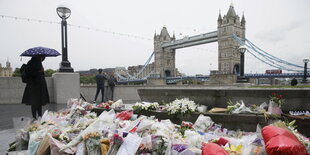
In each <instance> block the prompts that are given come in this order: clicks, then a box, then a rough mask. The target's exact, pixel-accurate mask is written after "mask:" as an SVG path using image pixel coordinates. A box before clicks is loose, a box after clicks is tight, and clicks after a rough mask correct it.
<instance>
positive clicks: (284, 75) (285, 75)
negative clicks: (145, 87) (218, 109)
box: [118, 73, 310, 84]
mask: <svg viewBox="0 0 310 155" xmlns="http://www.w3.org/2000/svg"><path fill="white" fill-rule="evenodd" d="M244 76H245V77H246V78H293V77H295V78H302V77H303V76H304V74H303V73H282V74H245V75H244ZM309 76H310V73H308V75H307V77H309ZM209 77H210V76H208V75H207V76H183V77H167V78H166V81H167V83H168V84H174V83H176V82H178V81H182V80H199V81H208V80H209ZM146 81H147V80H146V79H132V80H127V81H126V80H124V81H119V82H118V83H119V84H126V83H146Z"/></svg>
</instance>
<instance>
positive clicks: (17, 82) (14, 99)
mask: <svg viewBox="0 0 310 155" xmlns="http://www.w3.org/2000/svg"><path fill="white" fill-rule="evenodd" d="M45 79H46V83H47V89H48V92H49V96H50V101H51V102H54V91H53V90H54V88H53V79H52V78H51V77H47V78H45ZM25 87H26V84H25V83H23V82H22V80H21V78H20V77H0V104H10V103H21V101H22V98H23V94H24V90H25Z"/></svg>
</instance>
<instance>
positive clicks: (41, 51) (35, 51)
mask: <svg viewBox="0 0 310 155" xmlns="http://www.w3.org/2000/svg"><path fill="white" fill-rule="evenodd" d="M35 55H44V56H46V57H56V56H58V55H60V53H59V52H57V51H56V50H54V49H51V48H46V47H34V48H30V49H28V50H26V51H25V52H23V53H22V54H21V55H20V56H28V57H32V56H35Z"/></svg>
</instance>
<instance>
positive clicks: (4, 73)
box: [0, 61, 13, 77]
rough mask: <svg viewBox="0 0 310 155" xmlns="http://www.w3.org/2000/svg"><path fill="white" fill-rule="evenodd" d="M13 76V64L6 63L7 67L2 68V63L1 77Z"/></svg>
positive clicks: (0, 68)
mask: <svg viewBox="0 0 310 155" xmlns="http://www.w3.org/2000/svg"><path fill="white" fill-rule="evenodd" d="M12 74H13V71H12V67H11V63H10V62H9V61H6V66H5V67H2V64H1V63H0V77H11V76H12Z"/></svg>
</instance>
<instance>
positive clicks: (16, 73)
mask: <svg viewBox="0 0 310 155" xmlns="http://www.w3.org/2000/svg"><path fill="white" fill-rule="evenodd" d="M12 76H14V77H18V76H20V68H15V70H14V72H13V75H12Z"/></svg>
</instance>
